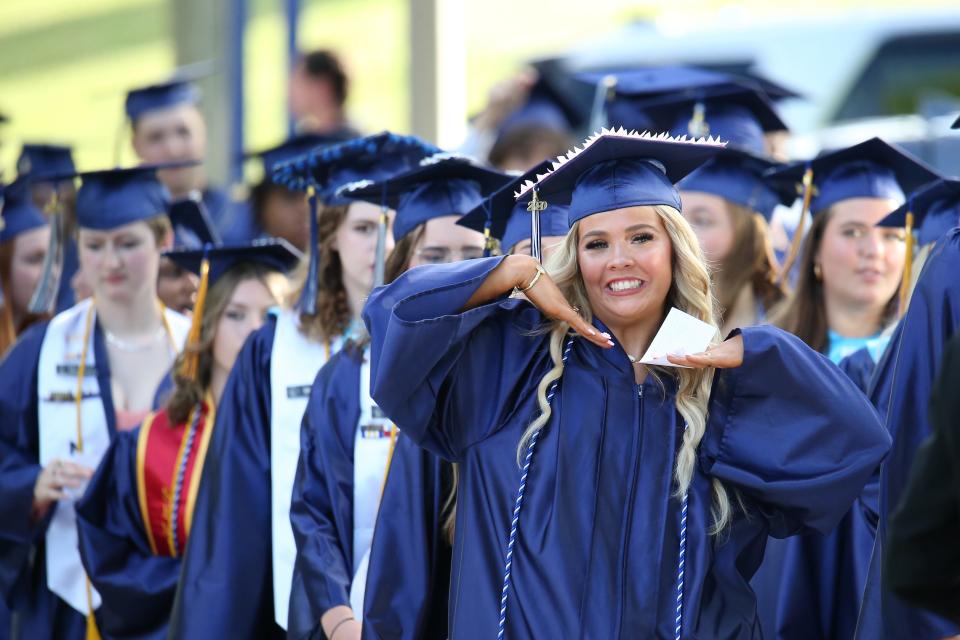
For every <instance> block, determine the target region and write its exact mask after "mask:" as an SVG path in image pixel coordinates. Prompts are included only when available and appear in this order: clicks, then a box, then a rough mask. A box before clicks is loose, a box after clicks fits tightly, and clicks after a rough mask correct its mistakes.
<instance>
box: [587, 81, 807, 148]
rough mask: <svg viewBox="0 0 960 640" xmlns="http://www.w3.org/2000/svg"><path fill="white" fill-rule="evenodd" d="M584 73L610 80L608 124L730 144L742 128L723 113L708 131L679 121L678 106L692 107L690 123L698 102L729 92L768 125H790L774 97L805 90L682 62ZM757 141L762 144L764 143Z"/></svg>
mask: <svg viewBox="0 0 960 640" xmlns="http://www.w3.org/2000/svg"><path fill="white" fill-rule="evenodd" d="M578 77H579V79H580V80H581V81H582V82H586V83H593V84H596V83H600V82H602V83H606V84H607V85H608V86H609V91H608V95H607V104H606V106H605V108H606V115H607V118H606V120H607V123H608V126H615V127H625V128H627V129H636V130H637V131H643V130H651V131H670V133H671V134H672V135H695V136H701V135H706V134H708V133H709V134H710V135H713V136H715V137H719V138H721V139H723V140H728V142H729V143H730V144H735V143H737V142H738V138H739V137H740V136H739V135H737V134H738V129H736V128H731V127H730V126H729V125H723V126H720V122H719V120H720V118H721V114H719V113H713V114H711V117H712V118H714V119H717V120H718V122H717V125H716V126H714V129H715V130H712V131H709V132H708V131H705V130H702V128H701V127H700V126H698V128H697V130H695V131H690V130H689V128H687V127H686V126H676V125H677V124H678V123H676V122H675V118H676V111H677V110H678V109H679V110H681V111H686V112H688V113H689V115H688V116H687V119H686V120H685V121H683V122H681V123H679V124H680V125H686V124H687V123H689V122H690V121H691V120H693V110H694V108H695V106H696V105H697V104H698V103H702V102H717V101H720V100H721V99H722V98H723V97H724V96H729V98H728V100H726V103H728V104H729V103H734V104H737V103H742V104H743V106H744V107H746V108H747V109H748V110H752V111H755V112H759V113H760V115H759V116H758V119H762V120H763V121H764V125H765V126H764V129H765V130H771V131H772V130H779V129H785V128H786V125H784V124H783V122H782V121H781V120H780V118H779V116H777V115H776V112H775V111H774V109H773V106H772V104H771V101H772V100H780V99H784V98H790V97H798V96H799V94H797V93H796V92H794V91H792V90H791V89H788V88H786V87H783V86H781V85H779V84H777V83H775V82H772V81H770V80H767V79H765V78H761V77H759V76H752V77H742V76H736V75H731V74H728V73H723V72H720V71H713V70H708V69H701V68H698V67H687V66H677V65H673V66H658V67H647V68H634V69H626V70H620V71H610V72H587V73H581V74H580V75H579V76H578ZM750 94H753V95H756V96H757V98H756V99H754V98H753V97H752V96H751V95H750ZM771 114H772V115H771ZM725 130H730V131H729V133H728V132H727V131H725ZM761 140H762V134H761ZM755 146H758V147H759V148H762V145H755Z"/></svg>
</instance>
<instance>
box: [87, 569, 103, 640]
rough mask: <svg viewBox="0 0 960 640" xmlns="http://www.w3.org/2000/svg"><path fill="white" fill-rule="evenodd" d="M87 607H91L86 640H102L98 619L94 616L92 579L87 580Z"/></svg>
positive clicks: (88, 615)
mask: <svg viewBox="0 0 960 640" xmlns="http://www.w3.org/2000/svg"><path fill="white" fill-rule="evenodd" d="M87 605H88V606H89V607H90V611H89V613H87V637H86V640H100V630H99V629H97V619H96V618H95V617H94V615H93V588H92V587H91V586H90V578H87Z"/></svg>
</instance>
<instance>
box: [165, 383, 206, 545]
mask: <svg viewBox="0 0 960 640" xmlns="http://www.w3.org/2000/svg"><path fill="white" fill-rule="evenodd" d="M202 411H203V403H202V402H200V403H198V404H197V406H196V407H195V408H194V410H193V419H192V420H190V426H189V428H188V430H187V436H186V438H187V442H186V443H185V444H184V445H183V450H184V454H183V460H181V461H180V466H179V467H178V468H177V480H176V483H175V484H174V487H173V503H172V505H171V509H170V531H171V532H172V535H171V536H170V542H171V545H172V550H173V555H174V556H178V555H180V548H179V547H180V543H179V541H178V539H177V522H179V520H180V506H181V505H180V501H181V499H182V498H183V477H184V474H185V473H186V471H187V460H188V459H189V458H190V451H191V450H192V449H193V440H194V438H195V437H196V435H197V426H198V425H199V424H200V413H201V412H202Z"/></svg>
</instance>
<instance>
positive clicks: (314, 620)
mask: <svg viewBox="0 0 960 640" xmlns="http://www.w3.org/2000/svg"><path fill="white" fill-rule="evenodd" d="M357 355H358V354H356V350H355V349H353V348H351V349H349V350H343V351H340V352H338V353H337V354H336V355H334V356H333V357H332V358H331V359H330V361H329V362H328V363H327V364H325V365H324V366H323V367H322V368H321V369H320V371H319V373H317V378H316V380H315V381H314V383H313V387H312V388H311V390H310V399H309V401H308V402H307V409H306V412H305V413H304V416H303V423H302V425H301V427H300V459H299V461H298V463H297V475H296V477H295V479H294V483H293V497H292V500H291V503H290V523H291V526H292V528H293V537H294V539H295V540H296V543H297V559H296V562H295V564H294V569H293V573H294V578H293V580H294V582H295V583H297V584H298V585H302V588H303V590H304V593H305V595H306V598H305V599H303V598H291V601H290V622H289V629H288V632H289V637H290V638H301V637H306V636H309V634H310V633H311V632H312V631H314V630H316V629H319V625H320V618H321V616H323V614H324V613H325V612H326V611H327V610H328V609H331V608H333V607H335V606H337V605H345V606H348V607H349V606H350V585H351V583H352V581H353V573H354V568H353V559H352V558H353V550H352V547H353V436H354V433H355V431H356V425H357V421H358V420H359V418H360V409H359V407H360V404H359V379H360V375H359V366H358V365H357V364H356V362H355V359H356V357H357ZM354 613H355V615H356V616H357V617H358V618H359V616H360V614H361V613H362V612H360V611H356V612H354Z"/></svg>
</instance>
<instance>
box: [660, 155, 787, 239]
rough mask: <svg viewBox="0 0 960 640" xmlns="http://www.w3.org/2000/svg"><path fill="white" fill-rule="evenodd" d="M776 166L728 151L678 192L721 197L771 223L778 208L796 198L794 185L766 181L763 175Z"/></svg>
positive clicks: (683, 182) (689, 178) (687, 180)
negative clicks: (695, 192)
mask: <svg viewBox="0 0 960 640" xmlns="http://www.w3.org/2000/svg"><path fill="white" fill-rule="evenodd" d="M776 166H778V165H777V163H776V162H773V161H771V160H764V159H763V158H758V157H756V156H754V155H752V154H749V153H744V152H741V151H738V150H736V149H729V148H727V149H724V150H723V151H721V152H720V153H719V154H717V157H715V158H714V159H713V160H710V161H709V162H707V163H706V164H704V165H703V166H702V167H700V168H699V169H697V170H696V171H694V172H693V173H691V174H690V175H688V176H687V177H686V178H684V179H683V180H681V181H680V182H678V183H677V189H679V190H680V191H681V192H682V191H699V192H702V193H710V194H713V195H716V196H720V197H721V198H724V199H726V200H729V201H730V202H733V203H736V204H738V205H740V206H743V207H746V208H748V209H751V210H753V211H756V212H757V213H759V214H760V215H762V216H763V217H764V219H766V221H767V222H770V220H771V218H773V212H774V210H775V209H776V208H777V205H781V204H782V205H786V206H789V205H790V204H791V203H793V201H794V200H796V198H797V194H796V191H795V190H794V188H793V185H789V186H785V185H783V184H782V183H774V182H771V181H769V180H767V179H765V178H764V173H765V172H767V171H769V170H770V169H772V168H774V167H776Z"/></svg>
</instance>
